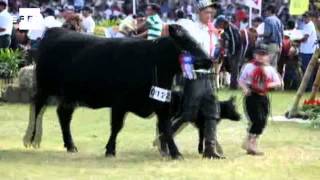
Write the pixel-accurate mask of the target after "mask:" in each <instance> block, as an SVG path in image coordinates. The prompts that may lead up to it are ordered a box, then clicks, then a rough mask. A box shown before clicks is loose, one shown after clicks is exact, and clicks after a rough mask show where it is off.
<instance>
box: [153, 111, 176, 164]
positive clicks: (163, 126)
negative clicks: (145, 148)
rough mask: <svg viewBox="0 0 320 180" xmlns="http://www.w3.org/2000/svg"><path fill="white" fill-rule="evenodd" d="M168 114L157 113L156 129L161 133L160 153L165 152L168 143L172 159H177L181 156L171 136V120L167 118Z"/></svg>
mask: <svg viewBox="0 0 320 180" xmlns="http://www.w3.org/2000/svg"><path fill="white" fill-rule="evenodd" d="M168 114H169V113H167V115H166V113H163V112H162V113H157V115H158V129H159V132H160V133H162V134H163V136H161V137H160V143H161V151H162V153H161V154H162V155H164V154H166V149H167V146H166V145H168V148H169V153H170V156H171V158H172V159H179V158H181V157H182V155H181V154H180V152H179V150H178V148H177V146H176V144H175V142H174V140H173V137H172V129H171V120H170V119H169V118H168Z"/></svg>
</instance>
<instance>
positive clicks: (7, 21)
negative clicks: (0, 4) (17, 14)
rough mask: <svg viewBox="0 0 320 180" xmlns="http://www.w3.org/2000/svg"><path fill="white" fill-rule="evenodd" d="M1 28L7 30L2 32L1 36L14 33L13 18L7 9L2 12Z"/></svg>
mask: <svg viewBox="0 0 320 180" xmlns="http://www.w3.org/2000/svg"><path fill="white" fill-rule="evenodd" d="M0 28H3V29H5V31H3V32H0V36H3V35H11V34H12V28H13V18H12V15H11V14H10V13H8V11H7V10H4V11H2V12H1V13H0Z"/></svg>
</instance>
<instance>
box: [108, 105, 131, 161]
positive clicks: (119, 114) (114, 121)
mask: <svg viewBox="0 0 320 180" xmlns="http://www.w3.org/2000/svg"><path fill="white" fill-rule="evenodd" d="M125 113H126V111H124V110H122V109H119V108H112V110H111V135H110V137H109V141H108V144H107V145H106V156H115V155H116V141H117V136H118V133H119V132H120V130H121V129H122V127H123V122H124V115H125Z"/></svg>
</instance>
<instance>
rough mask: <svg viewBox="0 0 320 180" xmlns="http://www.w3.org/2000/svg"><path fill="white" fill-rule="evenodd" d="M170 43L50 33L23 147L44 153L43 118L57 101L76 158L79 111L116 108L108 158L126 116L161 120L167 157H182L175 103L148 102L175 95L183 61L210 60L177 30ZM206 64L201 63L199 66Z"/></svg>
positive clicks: (166, 40)
mask: <svg viewBox="0 0 320 180" xmlns="http://www.w3.org/2000/svg"><path fill="white" fill-rule="evenodd" d="M169 33H170V37H163V38H160V39H158V40H154V41H148V40H140V39H139V40H138V39H105V38H98V37H94V36H88V35H83V34H81V33H77V32H71V31H68V30H64V29H60V28H54V29H50V30H48V31H47V32H46V33H45V36H44V38H43V39H42V41H41V43H40V46H39V57H38V60H37V62H36V87H35V90H36V93H35V95H34V99H33V103H32V104H31V110H30V121H29V125H28V129H27V132H26V135H25V136H24V145H25V146H26V147H28V146H33V147H39V145H40V142H41V136H42V115H43V112H44V109H45V106H46V104H47V101H48V98H49V97H56V98H57V99H58V102H59V104H58V107H57V114H58V117H59V122H60V126H61V130H62V134H63V141H64V146H65V148H66V149H67V151H68V152H76V151H77V148H76V146H75V144H74V142H73V138H72V135H71V131H70V122H71V119H72V114H73V112H74V109H75V107H76V106H77V105H82V106H86V107H90V108H94V109H95V108H103V107H110V108H111V135H110V138H109V141H108V143H107V145H106V156H114V155H115V154H116V138H117V134H118V133H119V131H120V130H121V128H122V126H123V121H124V117H125V115H126V113H127V112H133V113H135V114H136V115H138V116H140V117H143V118H147V117H149V116H150V115H152V114H153V113H155V114H156V115H157V117H158V124H157V127H158V130H159V132H160V133H162V134H163V135H164V136H163V138H162V139H161V145H162V149H163V152H165V150H166V147H167V146H168V148H169V153H170V155H171V157H172V158H179V157H180V156H181V154H180V152H179V151H178V148H177V147H176V145H175V142H174V140H173V138H172V133H171V121H170V117H169V114H170V110H169V109H170V103H162V102H159V101H155V100H152V99H151V98H149V91H150V89H151V87H152V86H153V85H156V86H158V87H161V88H164V89H170V88H171V85H172V79H173V76H174V74H176V73H180V72H181V70H180V64H179V62H178V59H179V55H180V54H181V52H182V51H188V52H190V53H191V54H192V55H193V56H194V58H195V61H196V62H206V63H207V62H210V61H209V57H208V56H207V54H206V53H205V52H203V51H202V50H201V48H200V47H199V46H198V45H197V43H196V42H195V41H194V39H192V38H191V37H190V36H189V34H188V33H187V32H186V31H185V30H184V29H183V28H181V27H180V26H178V25H170V26H169ZM200 64H201V63H200Z"/></svg>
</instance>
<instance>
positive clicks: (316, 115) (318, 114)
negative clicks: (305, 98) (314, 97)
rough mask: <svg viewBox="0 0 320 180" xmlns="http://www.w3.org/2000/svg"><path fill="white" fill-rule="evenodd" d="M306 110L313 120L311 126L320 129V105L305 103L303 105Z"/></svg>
mask: <svg viewBox="0 0 320 180" xmlns="http://www.w3.org/2000/svg"><path fill="white" fill-rule="evenodd" d="M302 111H304V112H305V113H306V114H307V115H308V116H309V119H310V121H311V124H310V126H311V127H312V128H316V129H320V106H317V105H304V106H302Z"/></svg>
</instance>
